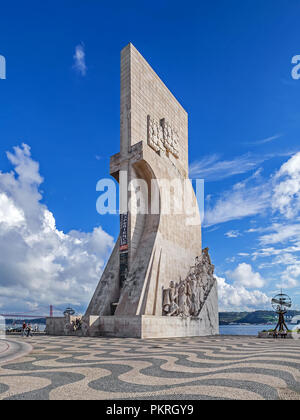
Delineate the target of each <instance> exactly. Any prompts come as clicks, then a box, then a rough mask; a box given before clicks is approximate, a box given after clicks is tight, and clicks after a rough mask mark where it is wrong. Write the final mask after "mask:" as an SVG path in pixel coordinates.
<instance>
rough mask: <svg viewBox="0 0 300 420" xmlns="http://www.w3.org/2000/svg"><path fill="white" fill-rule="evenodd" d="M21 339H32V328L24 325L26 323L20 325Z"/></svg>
mask: <svg viewBox="0 0 300 420" xmlns="http://www.w3.org/2000/svg"><path fill="white" fill-rule="evenodd" d="M22 337H32V327H31V325H30V324H28V325H27V324H26V322H23V325H22Z"/></svg>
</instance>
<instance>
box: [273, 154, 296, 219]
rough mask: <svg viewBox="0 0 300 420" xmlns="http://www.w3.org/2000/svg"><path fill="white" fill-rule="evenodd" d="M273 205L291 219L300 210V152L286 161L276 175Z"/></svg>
mask: <svg viewBox="0 0 300 420" xmlns="http://www.w3.org/2000/svg"><path fill="white" fill-rule="evenodd" d="M275 180H276V185H275V187H274V194H273V199H272V207H273V209H274V210H278V211H279V212H280V213H281V214H282V215H283V216H284V217H286V218H288V219H291V218H294V217H295V216H297V214H298V213H299V211H300V152H299V153H296V154H295V155H294V156H293V157H291V158H290V159H289V160H288V161H287V162H285V163H284V164H283V165H282V166H281V168H280V170H279V171H278V172H277V174H276V175H275Z"/></svg>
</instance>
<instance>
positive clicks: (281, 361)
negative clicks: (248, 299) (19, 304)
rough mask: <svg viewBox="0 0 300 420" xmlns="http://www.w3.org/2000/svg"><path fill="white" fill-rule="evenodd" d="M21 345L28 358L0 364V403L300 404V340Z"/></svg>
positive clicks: (57, 340)
mask: <svg viewBox="0 0 300 420" xmlns="http://www.w3.org/2000/svg"><path fill="white" fill-rule="evenodd" d="M21 340H23V341H25V342H26V343H30V344H31V345H32V346H33V350H32V352H31V353H29V354H27V355H26V356H23V357H22V358H18V359H17V360H14V361H10V362H9V361H3V360H2V361H1V359H0V399H3V400H4V399H30V400H37V399H57V400H60V399H68V400H71V399H156V400H158V399H174V400H184V399H237V400H238V399H251V400H254V399H255V400H256V399H288V400H289V399H300V340H263V339H257V338H255V337H229V336H223V337H219V336H218V337H197V338H184V339H183V338H180V339H178V338H177V339H176V338H175V339H156V340H154V339H153V340H149V339H148V340H137V339H130V338H128V339H116V338H78V337H47V336H44V337H34V338H29V339H25V338H24V339H21V338H19V339H18V340H15V339H10V340H9V342H10V343H12V342H15V343H17V342H20V341H21ZM2 347H3V346H2ZM2 351H4V350H3V348H2Z"/></svg>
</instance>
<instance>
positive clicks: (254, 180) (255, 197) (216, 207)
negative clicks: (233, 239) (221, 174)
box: [204, 171, 271, 226]
mask: <svg viewBox="0 0 300 420" xmlns="http://www.w3.org/2000/svg"><path fill="white" fill-rule="evenodd" d="M270 196H271V189H269V188H268V186H266V185H265V184H263V183H262V182H261V179H260V171H256V172H255V173H254V174H253V175H252V176H251V177H249V178H247V179H246V180H244V181H243V182H239V183H237V184H235V185H233V187H232V188H231V189H229V190H227V191H224V192H223V193H222V194H221V195H220V196H218V197H217V199H216V200H214V202H212V199H211V198H210V199H209V200H208V201H207V204H206V208H205V217H204V225H205V226H211V225H215V224H217V223H224V222H228V221H230V220H237V219H242V218H244V217H248V216H253V215H255V214H258V213H262V212H264V211H265V210H266V209H267V208H268V207H269V205H270Z"/></svg>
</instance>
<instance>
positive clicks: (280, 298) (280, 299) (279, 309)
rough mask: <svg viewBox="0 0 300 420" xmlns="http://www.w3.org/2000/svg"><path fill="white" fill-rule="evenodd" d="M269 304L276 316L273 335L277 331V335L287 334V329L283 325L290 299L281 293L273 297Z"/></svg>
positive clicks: (284, 324) (290, 303)
mask: <svg viewBox="0 0 300 420" xmlns="http://www.w3.org/2000/svg"><path fill="white" fill-rule="evenodd" d="M271 303H272V307H273V309H274V311H275V312H276V313H277V314H278V322H277V325H276V327H275V329H274V333H277V330H278V332H279V333H285V332H287V331H288V327H287V325H286V323H285V319H284V315H285V314H286V313H287V311H288V309H289V308H290V307H291V306H292V299H291V298H290V297H289V296H288V295H285V294H284V293H282V291H281V293H279V294H278V295H276V296H274V297H273V299H272V300H271Z"/></svg>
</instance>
